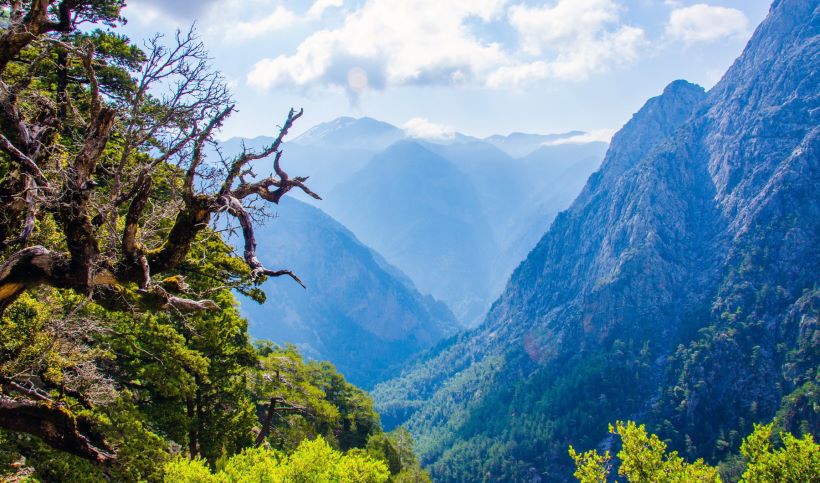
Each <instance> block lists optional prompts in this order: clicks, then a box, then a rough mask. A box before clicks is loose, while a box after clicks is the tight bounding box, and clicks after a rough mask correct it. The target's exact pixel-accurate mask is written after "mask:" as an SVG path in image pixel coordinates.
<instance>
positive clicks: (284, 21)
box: [225, 5, 296, 40]
mask: <svg viewBox="0 0 820 483" xmlns="http://www.w3.org/2000/svg"><path fill="white" fill-rule="evenodd" d="M295 20H296V15H294V13H293V12H291V11H290V10H288V9H286V8H285V7H283V6H281V5H278V6H277V7H276V8H275V9H274V10H273V12H271V13H269V14H268V15H265V16H264V17H262V18H259V19H256V20H250V21H243V22H237V24H236V25H235V26H234V27H232V28H231V29H229V30H230V33H228V32H226V34H225V37H226V38H230V39H234V40H244V39H250V38H255V37H259V36H262V35H265V34H267V33H270V32H275V31H277V30H282V29H284V28H286V27H288V26H289V25H291V24H292V23H293V22H294V21H295Z"/></svg>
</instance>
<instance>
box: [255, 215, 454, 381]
mask: <svg viewBox="0 0 820 483" xmlns="http://www.w3.org/2000/svg"><path fill="white" fill-rule="evenodd" d="M281 207H282V209H281V212H280V213H279V214H278V216H277V217H276V218H275V219H274V220H273V221H270V222H269V223H268V224H267V225H266V226H265V227H264V228H262V229H261V230H259V233H258V234H257V239H258V241H259V253H265V254H266V255H265V256H268V257H270V256H271V255H275V258H274V260H279V261H281V262H282V263H286V264H287V265H288V267H289V268H292V269H293V270H294V271H295V272H296V273H297V274H299V276H300V278H301V279H302V280H303V281H304V282H305V284H306V285H307V286H308V288H307V289H303V288H302V287H300V286H298V285H297V284H295V283H292V282H290V281H289V280H282V279H276V280H269V281H268V282H266V283H265V284H264V286H263V289H264V290H265V292H266V294H267V301H266V302H265V304H263V305H258V304H256V303H255V302H252V301H249V300H248V301H245V302H243V304H242V312H243V314H244V315H245V316H246V317H247V318H248V319H249V321H250V331H251V333H252V334H253V335H254V336H255V337H259V338H263V339H270V340H273V341H275V342H278V343H282V344H284V343H294V344H296V345H298V346H299V347H300V348H301V349H302V351H303V353H305V354H306V355H308V356H310V357H313V358H316V359H322V360H329V361H331V362H333V363H334V364H335V365H336V366H337V367H338V368H339V370H340V371H342V372H344V373H345V374H346V376H347V377H348V379H350V380H351V381H354V382H355V383H356V384H357V385H361V386H363V387H371V386H372V385H373V384H374V383H376V382H378V381H382V380H384V379H386V378H387V377H388V376H389V375H391V374H393V373H394V371H395V370H396V368H397V367H398V366H400V365H401V364H402V363H404V362H405V361H406V360H407V359H408V358H409V357H411V356H412V355H414V354H416V353H417V352H419V351H421V350H423V349H424V348H427V347H429V346H431V345H433V344H434V343H436V342H438V341H439V340H441V339H442V338H444V337H446V336H449V335H451V334H452V333H453V332H454V331H455V330H456V328H457V327H458V324H457V322H456V320H455V319H454V317H453V315H452V313H451V312H450V311H449V309H447V307H446V306H445V305H444V304H442V303H441V302H437V301H435V300H433V299H432V298H431V297H430V296H423V295H421V294H419V293H418V291H416V289H415V288H414V287H413V286H412V283H411V282H410V281H409V280H408V279H407V278H406V276H404V275H403V274H401V272H399V271H398V270H396V269H395V268H394V267H391V266H389V265H388V264H387V263H386V262H385V261H384V260H383V259H382V258H381V257H380V256H379V255H378V254H376V253H375V252H373V251H372V250H370V249H369V248H367V247H366V246H364V245H362V244H361V243H360V242H359V241H358V240H357V239H356V238H355V237H354V236H353V234H352V233H350V232H349V231H348V230H347V229H345V228H344V227H343V226H341V225H339V224H338V223H337V222H335V221H334V220H333V219H331V218H330V217H329V216H327V215H325V214H324V213H322V212H321V211H319V210H318V209H316V208H313V207H311V206H309V205H306V204H304V203H302V202H299V201H297V200H293V199H284V200H282V202H281ZM268 254H270V255H268Z"/></svg>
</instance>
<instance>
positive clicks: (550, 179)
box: [425, 136, 607, 325]
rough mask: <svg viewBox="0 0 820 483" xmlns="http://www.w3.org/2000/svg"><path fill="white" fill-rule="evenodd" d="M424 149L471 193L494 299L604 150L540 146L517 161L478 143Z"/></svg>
mask: <svg viewBox="0 0 820 483" xmlns="http://www.w3.org/2000/svg"><path fill="white" fill-rule="evenodd" d="M545 137H548V136H545ZM425 147H427V148H428V149H429V150H431V151H433V152H435V153H436V154H438V155H440V156H442V157H443V158H445V159H447V160H448V161H450V162H452V163H453V164H454V165H455V166H456V167H457V168H459V169H460V170H461V172H462V173H464V174H465V175H466V177H467V178H468V179H469V181H470V182H471V183H472V185H473V187H474V188H475V192H476V194H477V196H478V199H479V202H480V204H481V208H482V210H483V212H484V216H485V218H486V220H487V223H488V225H489V226H490V229H491V230H492V233H493V237H494V239H495V242H496V245H497V251H496V253H495V254H494V256H493V260H492V267H493V268H492V270H491V272H490V287H491V290H490V293H491V294H492V295H493V297H495V296H497V295H498V294H500V293H501V291H502V289H503V288H504V285H505V284H506V282H507V280H508V279H509V277H510V274H511V273H512V271H513V269H515V267H516V266H517V265H518V264H519V263H521V260H523V259H524V258H525V257H526V256H527V253H529V251H530V250H532V248H533V247H534V246H535V244H536V243H537V242H538V240H539V239H540V238H541V236H542V235H543V234H544V233H545V232H546V231H547V229H548V228H549V225H550V223H552V220H553V218H555V215H557V214H558V212H559V211H561V210H563V209H565V208H567V207H568V206H569V205H570V203H572V200H573V199H575V197H576V196H577V195H578V193H579V192H580V191H581V189H582V188H583V186H584V183H585V182H586V180H587V178H588V177H589V175H590V174H592V173H593V172H595V170H596V169H597V168H598V166H599V165H600V163H601V160H602V159H603V157H604V154H605V152H606V148H607V145H606V143H602V142H591V143H583V144H560V145H544V146H541V147H540V148H538V149H536V150H535V151H534V152H532V153H530V154H529V155H527V156H524V157H522V158H513V157H511V156H510V155H508V154H507V153H505V152H504V151H502V150H501V149H499V148H497V147H495V146H494V145H492V144H490V143H487V142H483V141H474V142H465V143H459V144H450V145H435V144H426V145H425ZM490 302H491V300H487V301H486V303H485V306H484V310H483V312H482V313H481V316H483V315H484V313H486V310H487V309H488V308H489V304H490ZM472 325H475V324H472Z"/></svg>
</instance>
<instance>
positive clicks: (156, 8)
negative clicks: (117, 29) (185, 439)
mask: <svg viewBox="0 0 820 483" xmlns="http://www.w3.org/2000/svg"><path fill="white" fill-rule="evenodd" d="M128 4H129V5H128V7H126V9H125V11H124V15H125V16H126V17H127V18H128V24H127V25H126V27H125V28H124V30H125V32H126V33H127V34H128V35H129V36H130V37H131V38H132V39H135V40H137V39H141V38H145V37H147V36H149V35H150V34H151V33H153V32H165V33H169V34H170V33H173V32H174V30H175V29H176V28H183V29H184V28H187V27H188V26H189V25H190V24H191V22H193V21H195V22H196V25H197V29H198V31H199V32H200V34H201V36H202V38H203V40H204V41H205V43H206V45H207V47H208V48H209V50H210V52H211V54H212V56H213V58H214V60H213V62H214V65H215V67H216V68H218V69H219V70H221V71H222V72H223V73H224V74H225V76H226V77H227V79H228V80H229V82H230V85H231V87H232V90H233V92H234V95H235V98H236V100H237V103H238V109H239V112H238V113H237V114H235V115H234V116H233V117H232V118H231V119H230V120H229V121H228V122H227V123H226V125H225V127H224V129H223V131H222V133H221V134H220V135H219V137H220V138H228V137H232V136H245V137H253V136H257V135H262V134H267V135H270V134H272V133H274V132H275V125H276V124H277V123H279V122H280V121H281V120H282V118H283V117H284V115H285V114H286V112H287V110H288V109H289V108H290V107H291V106H294V107H297V108H298V107H304V108H305V117H304V120H303V121H301V123H300V125H298V126H297V128H296V129H294V132H295V133H298V132H300V131H304V130H306V129H307V128H309V127H310V126H312V125H314V124H317V123H320V122H323V121H327V120H330V119H333V118H336V117H339V116H356V117H359V116H370V117H374V118H377V119H380V120H384V121H387V122H390V123H392V124H395V125H398V126H404V127H406V128H407V129H408V130H410V131H412V132H414V133H416V134H418V135H420V136H446V135H448V134H449V133H450V132H452V131H453V130H456V131H459V132H463V133H465V134H470V135H475V136H485V135H489V134H496V133H499V134H506V133H509V132H512V131H524V132H542V133H547V132H561V131H568V130H573V129H581V130H585V131H590V132H592V135H591V137H592V138H601V139H606V138H607V137H608V136H609V135H611V133H612V132H613V131H614V130H616V129H617V128H619V127H620V126H621V125H623V123H624V122H626V121H627V120H628V119H629V117H630V116H631V115H632V113H633V112H635V111H637V110H638V109H639V108H640V106H641V105H642V104H643V103H644V101H645V100H646V99H647V98H648V97H651V96H653V95H657V94H658V93H659V92H660V91H661V90H662V89H663V87H664V86H665V85H666V84H668V83H669V82H670V81H672V80H675V79H687V80H689V81H692V82H696V83H698V84H701V85H703V86H704V87H706V88H709V87H711V86H712V85H714V83H715V82H717V80H719V78H720V76H721V75H722V73H723V72H724V71H725V70H726V68H728V66H729V65H730V64H731V63H732V61H733V60H734V59H735V58H736V57H737V56H738V55H739V54H740V52H741V51H742V49H743V46H744V45H745V43H746V41H747V40H748V38H749V36H750V35H751V33H752V31H753V30H754V28H755V27H756V26H757V24H758V23H759V22H760V21H761V20H762V19H763V18H764V17H765V15H766V13H767V11H768V8H769V2H768V1H761V0H722V1H719V0H713V1H708V2H696V1H684V0H633V1H617V0H549V1H534V0H221V1H219V2H217V1H216V0H173V1H167V0H130V1H129V2H128Z"/></svg>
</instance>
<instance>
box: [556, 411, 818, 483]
mask: <svg viewBox="0 0 820 483" xmlns="http://www.w3.org/2000/svg"><path fill="white" fill-rule="evenodd" d="M609 432H610V433H611V434H613V435H616V436H620V438H621V443H622V445H621V450H620V451H619V452H618V455H617V456H618V459H619V460H620V462H621V465H620V467H619V468H618V475H620V476H625V477H626V481H630V482H635V483H650V482H651V483H657V482H669V483H672V482H680V483H684V482H720V481H721V479H720V475H719V474H718V468H717V467H714V466H709V465H707V464H706V463H704V462H703V460H701V459H699V460H697V461H695V462H694V463H687V462H686V461H685V460H684V459H683V458H682V457H680V456H679V455H678V453H677V451H672V452H671V453H667V452H666V443H664V442H663V441H661V440H660V439H659V438H658V437H657V436H655V435H654V434H648V433H647V432H646V427H645V426H644V425H640V426H638V425H636V424H635V423H634V422H632V421H628V422H626V423H623V422H621V421H618V422H617V423H615V427H613V426H612V425H610V426H609ZM771 438H772V424H767V425H755V429H754V432H753V433H752V434H751V435H749V437H747V438H746V439H745V440H744V442H743V446H742V447H741V452H742V453H743V456H744V457H745V459H746V470H745V472H744V473H743V476H741V479H740V481H742V482H748V483H764V482H765V483H768V482H771V483H775V482H777V483H801V482H820V445H818V444H816V443H815V442H814V440H813V438H812V436H811V435H810V434H807V435H805V436H803V437H802V438H799V439H798V438H796V437H794V436H792V435H791V434H789V433H781V434H780V439H781V440H782V441H783V446H782V447H780V448H775V447H774V445H773V444H772V442H771ZM569 455H570V456H571V457H572V459H573V460H574V461H575V466H576V470H575V473H574V475H575V477H576V478H577V479H578V480H579V481H581V482H582V483H605V482H606V481H607V477H608V476H609V472H610V470H611V457H610V455H609V452H608V451H607V452H605V453H604V454H603V455H601V454H600V453H598V452H597V451H596V450H589V451H586V452H584V453H578V452H577V451H575V449H574V448H573V447H572V446H570V447H569Z"/></svg>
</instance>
